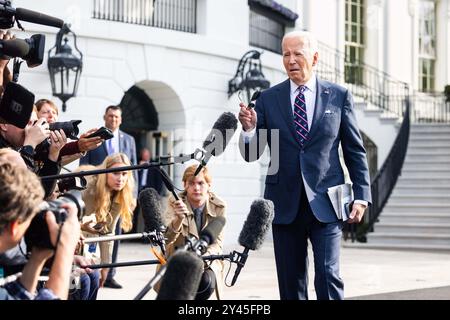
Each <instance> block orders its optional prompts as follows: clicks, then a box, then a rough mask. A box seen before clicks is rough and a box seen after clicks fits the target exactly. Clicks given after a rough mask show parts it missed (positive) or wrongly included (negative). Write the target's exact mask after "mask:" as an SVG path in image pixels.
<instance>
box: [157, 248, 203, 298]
mask: <svg viewBox="0 0 450 320" xmlns="http://www.w3.org/2000/svg"><path fill="white" fill-rule="evenodd" d="M167 263H168V264H167V270H166V273H165V274H164V277H163V278H162V280H161V287H160V289H159V293H158V296H157V297H156V300H194V298H195V296H196V294H197V291H198V286H199V284H200V280H201V278H202V273H203V260H202V259H201V258H200V257H198V256H197V255H196V254H194V253H192V252H189V251H182V250H179V251H176V252H175V253H174V254H173V255H172V256H171V257H170V258H169V260H168V262H167Z"/></svg>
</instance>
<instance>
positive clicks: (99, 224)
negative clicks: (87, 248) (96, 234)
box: [92, 222, 105, 230]
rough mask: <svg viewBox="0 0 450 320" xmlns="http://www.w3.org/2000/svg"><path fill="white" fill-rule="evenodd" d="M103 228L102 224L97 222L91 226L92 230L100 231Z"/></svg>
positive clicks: (103, 224)
mask: <svg viewBox="0 0 450 320" xmlns="http://www.w3.org/2000/svg"><path fill="white" fill-rule="evenodd" d="M104 226H105V223H104V222H99V223H97V224H96V225H95V226H93V227H92V228H93V229H95V230H100V229H101V228H103V227H104Z"/></svg>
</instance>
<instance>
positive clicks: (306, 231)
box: [239, 31, 371, 300]
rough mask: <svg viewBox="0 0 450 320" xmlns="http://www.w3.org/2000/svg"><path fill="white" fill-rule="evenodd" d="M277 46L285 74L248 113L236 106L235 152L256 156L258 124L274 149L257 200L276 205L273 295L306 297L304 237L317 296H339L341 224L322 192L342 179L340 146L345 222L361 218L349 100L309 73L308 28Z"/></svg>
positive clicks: (364, 171) (365, 185) (313, 44)
mask: <svg viewBox="0 0 450 320" xmlns="http://www.w3.org/2000/svg"><path fill="white" fill-rule="evenodd" d="M282 51H283V64H284V67H285V69H286V72H287V74H288V76H289V79H287V80H286V81H284V82H282V83H280V84H278V85H276V86H274V87H272V88H270V89H268V90H266V91H264V92H262V94H261V95H260V97H259V99H258V100H257V102H256V108H255V110H254V109H247V107H246V106H245V105H244V104H243V103H241V105H240V107H241V110H240V112H239V120H240V122H241V124H242V127H243V133H242V134H241V146H242V147H243V148H241V153H243V156H244V158H245V160H246V161H254V160H256V159H257V158H259V156H260V155H261V153H262V151H263V150H261V148H259V147H258V144H259V143H260V142H261V141H259V140H261V139H263V131H262V130H260V129H267V130H268V138H267V141H265V143H267V144H268V145H269V148H270V150H271V154H272V155H273V154H274V152H275V151H274V150H277V151H279V167H278V170H277V172H275V173H272V174H268V175H267V176H266V181H265V183H266V188H265V194H264V197H265V198H267V199H269V200H272V201H273V202H274V205H275V217H274V220H273V225H272V231H273V241H274V251H275V260H276V266H277V275H278V285H279V291H280V298H281V299H283V300H287V299H289V300H297V299H308V289H307V284H308V257H307V254H308V250H307V240H308V238H309V240H310V242H311V244H312V249H313V253H314V268H315V280H314V286H315V290H316V294H317V298H318V299H326V300H328V299H343V298H344V283H343V281H342V279H341V278H340V275H339V252H340V242H341V230H342V226H343V223H344V221H343V219H340V220H339V219H338V218H337V215H336V213H335V211H334V209H333V206H332V204H331V202H330V200H329V198H328V195H327V190H328V188H330V187H333V186H336V185H339V184H343V183H344V174H343V169H342V167H341V164H340V160H339V153H338V148H339V144H341V145H342V150H343V154H344V159H345V164H346V166H347V168H348V170H349V174H350V178H351V180H352V183H353V186H352V188H353V193H354V199H355V201H354V203H353V206H352V210H351V212H350V214H349V219H348V220H347V222H348V223H358V222H360V221H361V219H362V217H363V215H364V211H365V209H366V208H367V206H368V205H369V203H370V201H371V194H370V185H369V170H368V166H367V159H366V152H365V149H364V147H363V142H362V139H361V136H360V133H359V130H358V126H357V123H356V118H355V113H354V110H353V99H352V96H351V94H350V92H349V91H348V90H347V89H345V88H343V87H341V86H338V85H336V84H333V83H330V82H327V81H323V80H320V79H318V78H316V76H315V74H314V72H313V67H314V66H315V65H316V64H317V62H318V52H317V41H316V40H315V39H314V37H313V36H312V35H311V34H310V33H309V32H304V31H293V32H290V33H288V34H286V35H285V36H284V38H283V41H282ZM275 131H277V133H279V136H278V137H279V139H276V138H275V137H277V135H276V134H275V135H274V134H273V133H274V132H275ZM272 137H273V138H272ZM258 148H259V149H258ZM253 149H256V150H257V152H256V154H255V153H253V154H252V152H251V150H253ZM273 161H274V159H273V158H272V162H273ZM271 165H273V166H275V165H276V164H274V163H272V164H271ZM344 220H345V218H344Z"/></svg>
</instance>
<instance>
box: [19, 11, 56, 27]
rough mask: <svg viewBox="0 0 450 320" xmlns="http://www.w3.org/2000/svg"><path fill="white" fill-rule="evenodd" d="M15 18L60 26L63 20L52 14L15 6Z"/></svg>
mask: <svg viewBox="0 0 450 320" xmlns="http://www.w3.org/2000/svg"><path fill="white" fill-rule="evenodd" d="M15 16H16V20H21V21H28V22H32V23H37V24H43V25H45V26H50V27H56V28H62V27H63V25H64V21H63V20H61V19H59V18H55V17H52V16H48V15H46V14H43V13H40V12H36V11H32V10H28V9H24V8H16V14H15Z"/></svg>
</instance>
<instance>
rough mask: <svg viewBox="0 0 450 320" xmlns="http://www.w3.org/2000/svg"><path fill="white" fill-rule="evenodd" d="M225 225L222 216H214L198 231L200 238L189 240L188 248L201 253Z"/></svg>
mask: <svg viewBox="0 0 450 320" xmlns="http://www.w3.org/2000/svg"><path fill="white" fill-rule="evenodd" d="M224 226H225V218H224V217H216V218H214V219H212V220H211V221H210V222H209V223H208V225H207V226H206V227H205V229H203V230H202V231H201V233H200V238H199V239H198V240H197V241H196V242H195V243H192V241H189V243H188V245H187V246H188V249H190V250H191V251H193V252H195V253H197V254H198V255H199V256H201V255H203V254H204V253H205V252H206V250H207V249H208V246H209V245H211V244H213V243H214V242H216V240H217V237H218V236H219V234H220V232H221V231H222V229H223V227H224Z"/></svg>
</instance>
